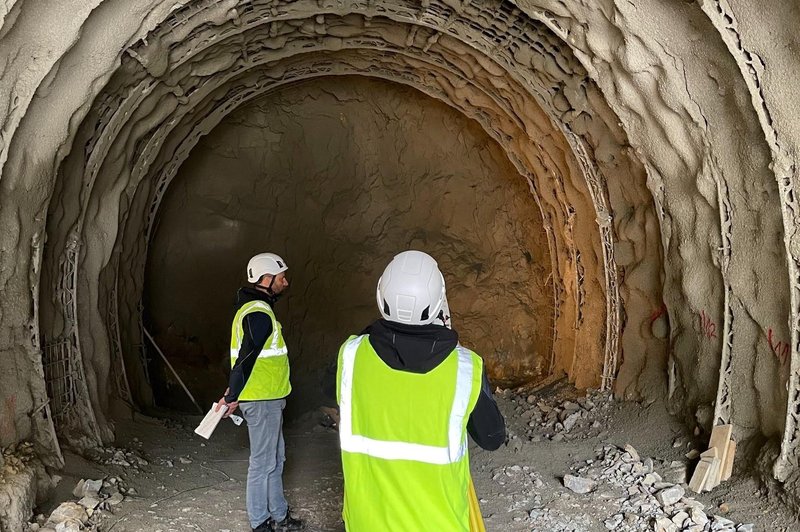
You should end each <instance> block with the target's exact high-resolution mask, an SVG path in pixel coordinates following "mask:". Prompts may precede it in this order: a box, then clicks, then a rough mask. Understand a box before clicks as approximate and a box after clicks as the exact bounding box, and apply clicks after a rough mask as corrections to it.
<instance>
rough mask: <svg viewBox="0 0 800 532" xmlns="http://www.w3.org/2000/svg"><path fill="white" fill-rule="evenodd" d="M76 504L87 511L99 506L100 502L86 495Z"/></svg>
mask: <svg viewBox="0 0 800 532" xmlns="http://www.w3.org/2000/svg"><path fill="white" fill-rule="evenodd" d="M78 504H80V505H81V506H83V507H84V508H86V509H87V510H94V509H95V508H97V506H98V505H99V504H100V501H99V500H98V499H97V498H96V497H93V496H91V495H86V496H85V497H83V498H82V499H81V500H79V501H78Z"/></svg>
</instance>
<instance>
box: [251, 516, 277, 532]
mask: <svg viewBox="0 0 800 532" xmlns="http://www.w3.org/2000/svg"><path fill="white" fill-rule="evenodd" d="M274 523H275V521H273V520H272V518H271V517H270V518H269V519H267V520H266V521H264V522H263V523H261V524H260V525H258V526H257V527H255V528H251V529H250V530H252V531H253V532H272V525H273V524H274Z"/></svg>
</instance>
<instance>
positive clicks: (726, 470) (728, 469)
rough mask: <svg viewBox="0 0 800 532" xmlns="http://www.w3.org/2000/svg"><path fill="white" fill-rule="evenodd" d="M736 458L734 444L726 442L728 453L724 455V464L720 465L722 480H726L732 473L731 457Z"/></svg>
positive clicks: (733, 442)
mask: <svg viewBox="0 0 800 532" xmlns="http://www.w3.org/2000/svg"><path fill="white" fill-rule="evenodd" d="M734 456H736V442H735V441H734V440H731V441H730V442H728V452H727V453H725V463H724V464H723V465H722V480H728V479H729V478H731V474H732V473H733V457H734Z"/></svg>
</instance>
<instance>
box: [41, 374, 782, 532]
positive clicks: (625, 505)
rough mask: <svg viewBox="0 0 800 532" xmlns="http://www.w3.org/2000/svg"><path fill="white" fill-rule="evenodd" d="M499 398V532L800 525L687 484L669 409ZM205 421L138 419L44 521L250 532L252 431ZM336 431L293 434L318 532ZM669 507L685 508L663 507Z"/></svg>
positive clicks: (66, 473) (480, 470)
mask: <svg viewBox="0 0 800 532" xmlns="http://www.w3.org/2000/svg"><path fill="white" fill-rule="evenodd" d="M496 396H497V401H498V404H499V406H500V408H501V410H502V411H503V413H504V415H505V416H506V420H507V424H508V429H509V440H508V443H507V444H506V445H505V446H503V447H501V449H499V450H498V451H494V452H487V451H484V450H482V449H480V448H477V447H476V446H474V445H472V446H471V448H470V453H471V464H472V472H473V478H474V482H475V486H476V491H477V493H478V497H479V498H480V501H481V509H482V511H483V514H484V519H485V522H486V528H487V530H489V531H493V530H497V531H523V530H525V531H556V530H564V531H605V530H631V531H633V530H665V531H669V532H672V531H677V530H689V531H697V532H699V531H702V530H730V531H738V532H744V531H747V530H764V531H779V530H786V531H788V530H796V529H797V527H798V523H797V520H796V518H795V517H794V516H793V515H792V514H791V512H790V511H789V510H788V509H786V508H785V507H783V506H782V505H780V503H779V502H777V500H776V499H775V498H774V497H769V496H767V492H766V489H764V488H763V487H762V486H760V485H759V483H758V482H757V480H755V478H754V477H752V476H751V474H750V473H748V472H745V471H739V470H737V469H735V470H734V476H733V477H732V478H731V479H730V480H729V481H727V482H725V483H723V484H721V485H720V486H719V487H717V488H716V489H714V491H713V492H711V493H704V494H701V495H697V494H694V493H693V492H690V491H689V490H688V489H685V488H686V487H685V484H683V485H681V482H686V474H687V467H686V466H688V472H689V474H690V473H691V470H692V469H691V468H692V463H691V461H690V460H689V459H687V457H686V454H687V453H688V452H689V451H691V449H699V450H704V449H702V448H701V447H702V443H703V442H702V441H701V440H702V439H703V437H702V436H699V437H698V436H695V435H694V434H693V433H692V432H690V431H687V430H686V429H685V427H684V426H683V425H681V424H680V423H678V422H677V421H675V420H674V419H672V418H671V417H670V416H669V414H668V413H667V411H666V409H665V407H664V404H663V403H662V402H654V403H651V404H649V405H640V404H636V403H631V402H616V401H614V400H613V399H611V398H609V397H607V396H605V395H603V394H599V393H590V394H584V393H581V392H578V391H576V390H575V389H574V388H572V387H570V386H568V385H565V384H564V383H555V384H553V385H551V386H549V387H547V388H544V389H540V390H537V391H535V392H531V391H524V390H517V391H511V390H498V393H497V394H496ZM199 419H200V418H199V417H197V416H187V417H182V418H179V419H158V420H156V419H152V418H144V417H142V416H137V417H136V420H133V421H126V422H121V423H118V425H117V444H116V445H117V446H116V447H114V448H109V449H101V450H97V451H95V452H94V453H89V454H87V455H86V456H78V455H76V454H70V453H68V454H67V456H66V459H67V466H66V468H65V469H64V470H63V471H62V472H60V475H61V476H62V477H63V478H62V479H61V481H60V483H59V487H58V489H57V491H56V494H55V496H54V497H53V499H52V500H51V501H50V503H49V504H47V505H45V506H43V507H42V508H41V509H40V510H41V511H42V512H43V513H49V512H51V511H52V510H53V509H54V508H55V507H56V506H57V505H58V503H60V502H63V501H72V502H73V508H72V509H76V508H75V507H77V510H80V508H81V507H82V506H81V505H80V504H74V503H77V502H78V501H79V497H81V496H88V497H89V499H88V504H87V502H86V499H85V498H81V499H80V500H81V501H83V502H82V504H83V507H85V506H90V507H91V506H94V505H95V503H97V504H96V506H94V508H95V509H94V510H93V512H92V516H91V518H89V519H88V520H87V519H84V521H85V524H84V526H85V527H86V528H87V529H90V530H98V531H111V530H114V531H118V532H123V531H130V532H133V531H148V532H158V531H161V532H172V531H185V530H198V531H214V532H223V531H227V532H240V531H249V530H250V529H249V524H248V521H247V514H246V511H245V483H246V476H247V457H248V439H247V430H246V427H244V426H241V427H237V426H235V425H234V424H233V423H232V422H229V421H224V422H223V423H222V424H221V425H220V426H219V427H218V428H217V431H216V432H215V433H214V435H213V436H212V438H211V440H210V441H205V440H203V439H202V438H200V437H198V436H196V435H195V434H194V433H193V428H194V427H195V426H196V424H197V423H198V422H199ZM330 425H331V423H330V418H328V417H327V416H326V415H324V414H323V413H321V412H314V413H310V414H307V415H306V416H304V417H303V418H300V419H298V420H296V421H294V422H293V423H290V424H288V425H287V426H286V427H285V439H286V454H287V461H286V467H285V472H284V483H285V490H286V495H287V499H288V500H289V503H290V505H291V507H292V511H293V513H294V514H295V515H297V516H299V517H301V518H303V519H305V520H306V521H307V523H308V525H309V530H314V531H320V532H323V531H331V532H332V531H342V530H344V526H343V524H342V521H341V517H340V512H341V500H342V474H341V466H340V460H339V452H338V439H337V434H336V431H335V428H333V427H331V426H330ZM626 446H627V447H626ZM681 464H683V467H681ZM565 475H570V476H569V477H567V479H566V484H569V486H570V487H569V488H568V487H565ZM648 475H649V476H648ZM81 479H89V480H104V482H103V483H98V484H95V486H96V487H97V486H101V485H102V488H98V489H96V490H94V492H93V493H92V494H89V495H86V494H85V493H84V492H85V491H86V489H85V488H83V492H81V489H78V490H75V488H76V485H77V484H78V483H79V481H80V480H81ZM79 488H80V487H79ZM570 488H571V489H570ZM573 490H577V491H587V490H588V493H577V492H576V491H573ZM665 490H666V491H665ZM73 491H75V493H73ZM676 492H677V493H676ZM112 496H113V500H112ZM671 496H677V498H676V499H675V500H674V501H670V500H666V499H667V498H668V497H671ZM664 503H668V504H664ZM87 517H88V515H87ZM45 520H46V518H45V516H44V515H43V514H42V515H39V516H38V520H34V521H33V522H32V524H31V526H30V529H31V530H37V529H38V530H41V529H42V525H44V524H45ZM750 524H752V525H753V527H752V528H751V527H749V526H747V525H750ZM51 526H52V521H51ZM76 529H77V526H76ZM65 530H70V529H69V528H66V529H65Z"/></svg>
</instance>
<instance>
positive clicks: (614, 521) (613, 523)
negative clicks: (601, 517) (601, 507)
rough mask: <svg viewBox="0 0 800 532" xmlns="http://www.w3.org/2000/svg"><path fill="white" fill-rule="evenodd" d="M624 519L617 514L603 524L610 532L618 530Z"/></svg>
mask: <svg viewBox="0 0 800 532" xmlns="http://www.w3.org/2000/svg"><path fill="white" fill-rule="evenodd" d="M622 519H623V516H622V514H615V515H613V516H611V517H609V518H608V519H606V520H605V521H603V524H604V525H605V527H606V528H607V529H609V530H616V529H617V527H619V525H620V523H622Z"/></svg>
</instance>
